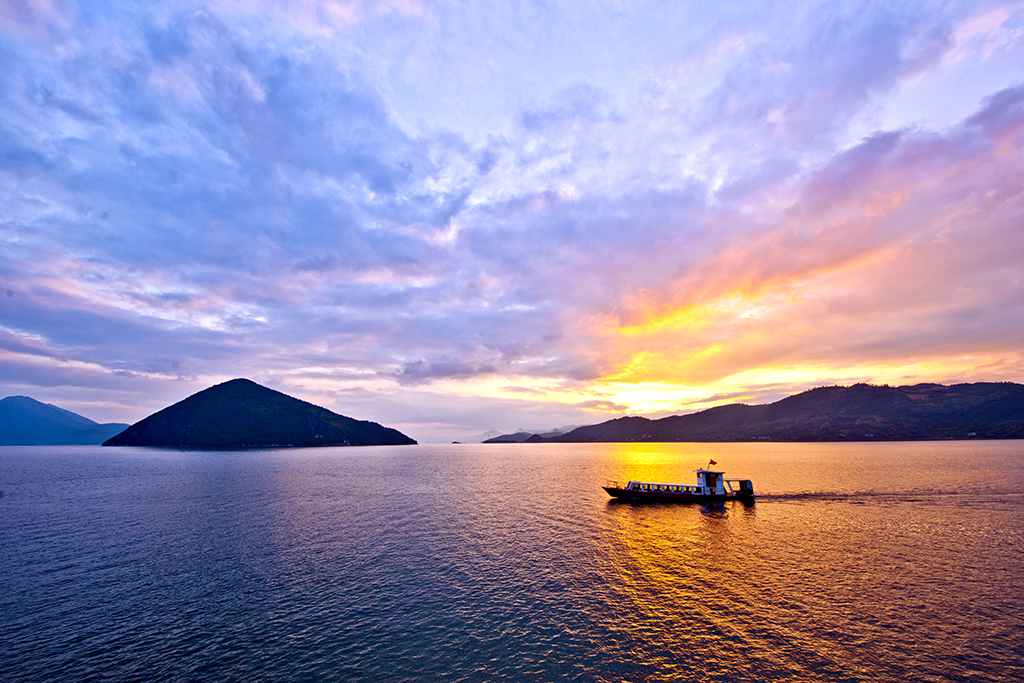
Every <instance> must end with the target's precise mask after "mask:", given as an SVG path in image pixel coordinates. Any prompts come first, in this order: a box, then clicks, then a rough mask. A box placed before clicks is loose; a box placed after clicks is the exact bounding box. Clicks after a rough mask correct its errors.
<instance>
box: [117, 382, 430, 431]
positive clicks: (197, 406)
mask: <svg viewBox="0 0 1024 683" xmlns="http://www.w3.org/2000/svg"><path fill="white" fill-rule="evenodd" d="M414 443H416V442H415V441H413V440H412V439H410V438H409V437H407V436H406V435H405V434H402V433H401V432H399V431H398V430H395V429H389V428H388V427H382V426H381V425H379V424H377V423H376V422H368V421H362V420H355V419H353V418H350V417H345V416H343V415H338V414H337V413H332V412H331V411H329V410H327V409H326V408H320V407H319V406H315V405H313V404H312V403H306V402H305V401H300V400H299V399H297V398H293V397H291V396H288V395H287V394H282V393H281V392H279V391H274V390H273V389H268V388H267V387H264V386H260V385H259V384H256V383H255V382H252V381H250V380H247V379H233V380H231V381H230V382H224V383H223V384H218V385H216V386H212V387H210V388H209V389H206V390H204V391H200V392H199V393H197V394H193V395H192V396H189V397H188V398H186V399H184V400H183V401H180V402H178V403H175V404H174V405H172V406H169V407H167V408H164V409H163V410H161V411H159V412H157V413H154V414H152V415H150V416H149V417H147V418H145V419H143V420H141V421H139V422H136V423H135V424H133V425H132V426H131V427H129V428H128V429H126V430H124V431H123V432H121V433H120V434H118V435H117V436H115V437H113V438H111V439H108V440H107V441H106V442H105V443H104V444H103V445H104V446H176V447H179V448H247V447H260V446H303V447H304V446H383V445H403V444H414Z"/></svg>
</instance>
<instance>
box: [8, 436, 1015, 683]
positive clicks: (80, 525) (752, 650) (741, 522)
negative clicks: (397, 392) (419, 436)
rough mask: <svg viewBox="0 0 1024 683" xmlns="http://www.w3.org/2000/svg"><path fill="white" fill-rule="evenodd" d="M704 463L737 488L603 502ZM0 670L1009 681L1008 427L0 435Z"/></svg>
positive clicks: (31, 675)
mask: <svg viewBox="0 0 1024 683" xmlns="http://www.w3.org/2000/svg"><path fill="white" fill-rule="evenodd" d="M710 459H714V460H715V461H717V466H716V467H717V469H721V470H725V471H726V475H727V476H728V477H736V478H748V479H751V480H753V483H754V488H755V493H756V494H757V496H758V497H757V500H756V502H755V503H753V504H750V505H744V504H742V503H740V502H728V503H720V504H706V505H701V504H678V505H664V504H663V505H651V504H646V505H644V504H631V503H619V502H613V501H610V499H609V498H608V496H607V494H605V492H604V491H603V490H602V489H601V484H603V483H604V482H605V481H606V480H607V479H643V480H647V481H657V482H672V483H687V484H688V483H692V482H694V481H695V475H694V474H693V470H695V469H697V468H698V467H702V466H706V465H707V464H708V461H709V460H710ZM0 491H2V495H0V524H2V526H0V680H5V681H90V680H97V681H98V680H103V681H133V680H163V681H207V680H218V681H255V680H260V681H609V682H611V681H636V682H640V681H669V680H673V681H676V680H684V681H686V680H690V681H904V680H913V681H1009V680H1024V609H1022V605H1024V441H943V442H913V443H815V444H783V443H745V444H536V445H534V444H510V445H450V446H447V445H446V446H440V445H421V446H399V447H373V448H325V449H300V450H268V451H239V452H201V451H174V450H159V449H136V448H100V447H84V446H83V447H24V448H21V447H3V448H0Z"/></svg>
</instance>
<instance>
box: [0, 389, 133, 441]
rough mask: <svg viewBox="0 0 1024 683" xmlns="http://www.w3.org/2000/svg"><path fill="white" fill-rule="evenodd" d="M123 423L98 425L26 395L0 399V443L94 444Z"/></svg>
mask: <svg viewBox="0 0 1024 683" xmlns="http://www.w3.org/2000/svg"><path fill="white" fill-rule="evenodd" d="M127 426H128V425H126V424H122V423H120V422H112V423H107V424H99V423H98V422H93V421H92V420H90V419H89V418H86V417H82V416H81V415H79V414H77V413H72V412H71V411H70V410H64V409H63V408H58V407H57V406H54V405H50V404H49V403H40V402H39V401H37V400H35V399H34V398H29V397H28V396H8V397H7V398H5V399H3V400H0V446H69V445H98V444H101V443H103V441H104V440H105V439H109V438H110V437H112V436H114V435H115V434H117V433H119V432H120V431H122V430H123V429H124V428H125V427H127Z"/></svg>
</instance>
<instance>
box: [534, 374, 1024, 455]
mask: <svg viewBox="0 0 1024 683" xmlns="http://www.w3.org/2000/svg"><path fill="white" fill-rule="evenodd" d="M964 438H979V439H1020V438H1024V385H1020V384H1014V383H1012V382H998V383H994V382H982V383H977V384H955V385H952V386H943V385H941V384H917V385H914V386H902V387H890V386H871V385H868V384H855V385H854V386H851V387H838V386H836V387H820V388H818V389H812V390H810V391H805V392H803V393H800V394H796V395H794V396H790V397H788V398H784V399H782V400H781V401H778V402H776V403H769V404H766V405H755V406H751V405H744V404H732V405H727V406H719V407H717V408H711V409H709V410H704V411H701V412H699V413H693V414H691V415H675V416H672V417H666V418H663V419H660V420H649V419H647V418H643V417H623V418H619V419H617V420H610V421H608V422H603V423H601V424H597V425H591V426H588V427H580V428H579V429H574V430H573V431H571V432H569V433H568V434H565V435H563V436H558V437H555V438H552V439H543V441H547V442H552V441H556V442H587V441H595V442H598V441H749V440H756V439H766V440H767V439H770V440H773V441H864V440H878V441H886V440H921V439H964ZM531 441H534V440H533V439H531Z"/></svg>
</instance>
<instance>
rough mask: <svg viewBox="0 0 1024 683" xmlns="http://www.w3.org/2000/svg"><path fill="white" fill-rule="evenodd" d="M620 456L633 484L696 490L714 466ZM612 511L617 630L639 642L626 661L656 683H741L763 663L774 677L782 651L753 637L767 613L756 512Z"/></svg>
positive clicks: (697, 451) (617, 452) (622, 451)
mask: <svg viewBox="0 0 1024 683" xmlns="http://www.w3.org/2000/svg"><path fill="white" fill-rule="evenodd" d="M613 454H614V459H615V460H614V462H615V465H614V467H615V468H617V469H618V470H619V471H620V472H622V476H621V478H622V479H623V480H626V479H640V480H645V481H656V482H661V483H670V484H693V483H696V475H695V474H694V473H693V470H695V469H697V468H699V467H703V466H706V465H707V463H708V459H709V458H708V455H707V450H706V449H705V448H704V445H703V444H616V446H615V449H614V453H613ZM724 464H725V463H722V462H719V463H718V467H721V468H722V469H725V467H723V465H724ZM741 475H742V473H737V475H736V476H741ZM606 511H607V526H606V528H605V531H606V534H605V543H606V552H607V553H608V555H609V557H608V573H607V578H608V582H609V586H608V589H609V591H610V593H611V594H610V596H609V598H610V601H611V603H613V604H615V605H617V606H618V609H616V610H613V613H612V614H610V615H609V619H610V623H609V627H610V628H611V629H612V631H613V632H615V633H617V634H619V636H620V638H621V642H622V643H626V642H629V643H631V646H630V651H629V652H619V653H615V654H617V656H620V657H626V658H630V659H631V660H632V661H634V662H636V663H638V664H640V665H641V666H642V668H644V669H646V670H647V671H648V673H649V676H650V678H649V680H673V679H678V678H683V679H691V680H692V679H694V677H696V678H697V679H699V678H700V677H701V676H702V675H706V676H713V675H718V676H721V675H722V673H723V671H734V672H735V673H736V676H737V680H739V679H742V678H743V671H744V670H746V669H747V668H748V667H749V666H750V665H751V661H754V660H756V661H757V662H758V666H759V667H760V668H761V669H762V670H763V669H764V668H765V667H766V666H767V667H768V668H772V663H771V660H773V659H774V660H777V661H778V649H779V643H777V642H775V639H774V638H773V637H769V638H768V639H767V640H766V639H765V638H764V637H763V635H759V634H758V633H757V632H756V629H754V628H751V616H752V615H753V614H757V613H758V612H759V611H760V610H759V609H758V608H757V605H754V604H752V601H751V599H750V594H751V591H750V587H751V585H752V584H756V583H757V576H756V572H757V569H758V562H757V558H756V553H754V552H752V551H753V547H752V546H753V543H752V541H753V539H754V538H755V537H756V528H755V523H756V516H757V509H756V504H746V505H745V504H743V503H740V502H738V501H728V502H715V503H668V504H650V503H630V502H621V501H616V500H609V501H608V502H607V509H606ZM638 643H639V644H640V645H639V646H638V645H637V644H638ZM695 653H699V655H698V656H694V655H695ZM609 654H612V653H609ZM778 673H779V676H780V678H786V677H787V676H788V675H790V674H791V672H785V671H782V670H780V671H779V672H778ZM805 673H807V672H805Z"/></svg>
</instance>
